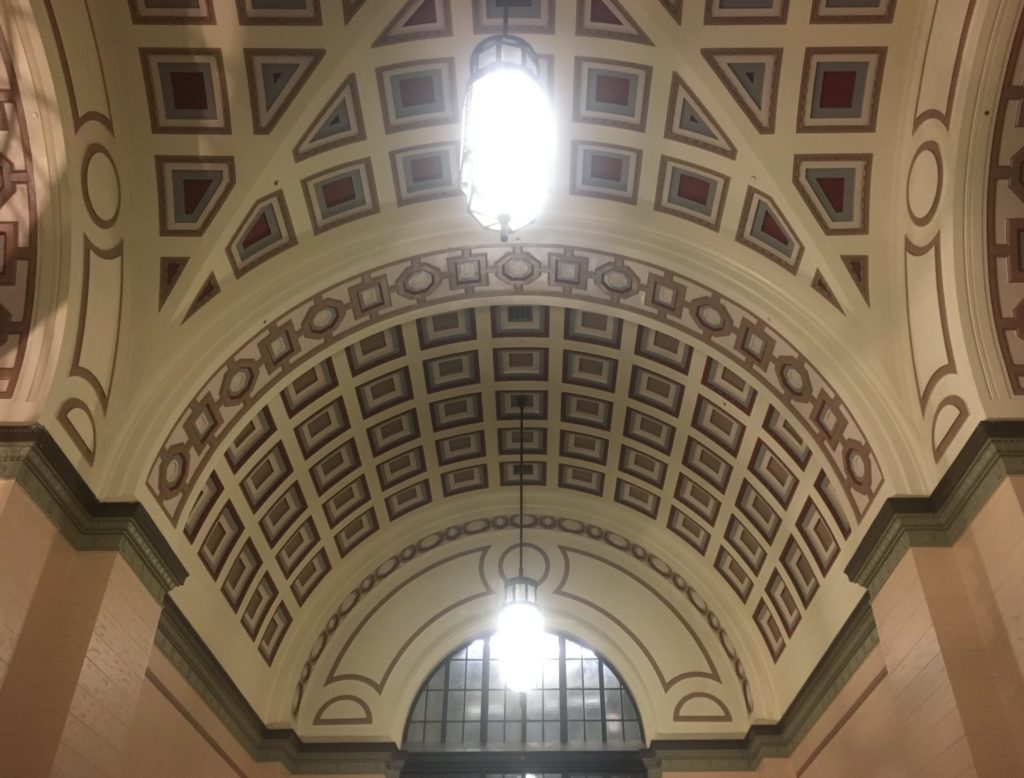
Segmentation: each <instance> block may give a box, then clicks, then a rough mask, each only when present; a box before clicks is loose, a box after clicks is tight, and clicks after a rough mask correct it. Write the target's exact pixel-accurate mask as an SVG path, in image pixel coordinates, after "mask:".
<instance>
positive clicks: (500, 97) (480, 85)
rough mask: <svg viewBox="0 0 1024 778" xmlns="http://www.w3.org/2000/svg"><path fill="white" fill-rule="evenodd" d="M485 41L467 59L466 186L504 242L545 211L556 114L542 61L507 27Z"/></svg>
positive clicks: (480, 215) (474, 209) (475, 212)
mask: <svg viewBox="0 0 1024 778" xmlns="http://www.w3.org/2000/svg"><path fill="white" fill-rule="evenodd" d="M498 2H499V4H501V5H502V6H503V7H504V22H503V27H502V33H501V34H500V35H491V36H490V37H488V38H485V39H484V40H483V41H481V42H480V43H479V44H478V45H477V47H476V48H475V49H474V50H473V53H472V55H471V56H470V59H469V84H468V85H467V87H466V100H465V105H464V108H463V114H462V164H461V182H462V191H463V192H465V194H466V201H467V205H468V207H469V212H470V214H471V215H472V216H473V218H474V219H476V220H477V222H479V223H480V225H481V226H483V227H485V228H486V229H489V230H498V231H500V233H501V240H502V241H507V240H508V237H509V233H511V232H514V231H515V230H518V229H520V228H522V227H524V226H526V225H527V224H529V223H530V222H532V221H533V220H534V219H536V218H537V216H538V214H539V213H540V210H541V207H542V206H543V204H544V200H545V199H546V198H547V194H548V190H549V188H550V185H551V174H552V168H553V166H554V159H555V118H554V112H553V110H552V107H551V101H550V100H549V99H548V96H547V93H546V92H545V90H544V87H543V86H542V85H541V83H540V58H539V57H538V56H537V52H536V51H534V49H533V47H532V46H531V45H530V44H529V43H527V42H526V41H525V40H523V39H522V38H520V37H518V36H516V35H510V34H509V32H508V14H509V0H498Z"/></svg>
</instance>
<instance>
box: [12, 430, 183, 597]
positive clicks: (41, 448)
mask: <svg viewBox="0 0 1024 778" xmlns="http://www.w3.org/2000/svg"><path fill="white" fill-rule="evenodd" d="M0 478H5V479H13V480H14V481H15V482H16V483H17V484H18V485H19V486H20V487H21V488H22V489H24V490H25V492H26V493H27V494H28V495H29V497H31V498H32V500H33V501H34V502H35V503H36V504H37V505H38V506H39V509H40V510H41V511H42V512H43V513H44V514H45V515H46V516H47V517H48V518H49V519H50V521H52V522H53V524H54V525H55V526H56V527H57V529H59V530H60V532H61V534H62V535H63V536H64V537H65V538H66V539H67V541H68V542H69V543H70V544H71V545H72V546H73V547H74V548H76V549H79V550H82V551H117V552H118V553H119V554H121V556H122V557H123V558H124V560H125V561H126V562H127V563H128V564H129V566H130V567H131V568H132V570H133V571H134V572H135V574H136V575H137V576H138V577H139V580H140V581H142V583H143V584H144V585H145V587H146V588H147V589H148V590H149V592H150V593H151V594H152V595H153V597H155V598H156V600H157V601H158V602H160V601H162V600H163V598H164V595H165V594H166V593H167V592H168V591H170V590H171V589H173V588H175V587H176V586H180V585H181V584H182V583H184V581H185V578H186V577H187V576H188V571H187V570H186V569H185V566H184V565H183V564H182V563H181V562H180V561H179V560H178V557H177V556H176V555H175V553H174V550H173V549H172V548H171V546H170V544H168V542H167V540H166V539H165V538H164V536H163V534H161V532H160V530H159V529H158V528H157V526H156V524H155V523H154V522H153V519H152V518H151V517H150V516H149V514H148V513H147V512H146V510H145V509H144V508H143V507H142V505H140V504H139V503H137V502H100V501H99V500H98V499H97V498H96V495H94V494H93V492H92V490H91V489H90V488H89V485H88V484H86V482H85V481H84V480H83V479H82V476H81V475H79V474H78V471H77V470H76V469H75V466H74V465H73V464H72V463H71V461H70V460H69V459H68V458H67V457H66V456H65V455H64V452H63V451H61V449H60V447H59V446H58V445H57V443H56V441H54V439H53V438H52V437H50V434H49V433H48V432H47V431H46V428H45V427H42V426H40V425H18V426H0Z"/></svg>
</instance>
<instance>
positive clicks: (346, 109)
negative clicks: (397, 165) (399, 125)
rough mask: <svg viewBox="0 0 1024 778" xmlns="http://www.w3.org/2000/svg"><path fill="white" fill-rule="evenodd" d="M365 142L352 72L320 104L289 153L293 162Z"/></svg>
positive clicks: (364, 130) (357, 93) (364, 129)
mask: <svg viewBox="0 0 1024 778" xmlns="http://www.w3.org/2000/svg"><path fill="white" fill-rule="evenodd" d="M362 140H366V128H365V127H364V126H363V112H362V109H361V108H360V106H359V88H358V86H357V85H356V77H355V74H354V73H353V74H352V75H350V76H349V77H348V78H346V79H345V81H344V82H343V83H342V85H341V86H340V87H338V91H337V92H335V93H334V94H333V95H331V98H330V99H329V100H328V101H327V104H326V105H324V107H323V109H322V110H321V111H320V113H319V114H318V115H317V117H316V119H314V120H313V123H312V124H311V125H310V126H309V129H308V130H306V132H305V133H304V134H303V136H302V140H300V141H299V143H298V145H297V146H296V147H295V151H294V152H293V154H294V156H295V161H296V162H297V161H299V160H301V159H306V158H307V157H311V156H313V155H314V154H319V153H320V152H322V151H327V149H333V148H337V147H338V146H344V145H346V144H349V143H357V142H358V141H362Z"/></svg>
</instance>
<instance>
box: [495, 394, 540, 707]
mask: <svg viewBox="0 0 1024 778" xmlns="http://www.w3.org/2000/svg"><path fill="white" fill-rule="evenodd" d="M526 401H527V397H526V395H522V394H519V395H516V396H515V397H514V398H513V402H514V403H515V405H516V406H517V407H518V408H519V574H518V575H516V576H515V577H512V578H509V579H508V580H507V581H506V582H505V604H504V607H503V608H502V611H501V615H500V616H499V617H498V631H497V632H496V633H495V635H494V637H493V638H492V645H494V646H495V647H496V648H497V649H498V654H499V656H500V658H501V664H500V667H501V677H502V680H503V681H504V682H505V686H507V687H508V688H509V689H511V690H512V691H514V692H527V691H530V690H531V689H535V688H537V687H538V686H539V685H540V676H541V669H542V668H543V666H544V659H545V657H544V653H545V640H544V617H543V615H542V614H541V612H540V608H539V607H538V606H537V582H536V581H535V580H534V579H533V578H530V577H529V576H528V575H526V573H525V571H524V569H523V528H524V525H525V521H524V516H523V483H524V481H523V479H524V474H525V467H524V466H523V450H524V447H525V442H526V439H525V434H524V425H523V420H524V418H525V414H526Z"/></svg>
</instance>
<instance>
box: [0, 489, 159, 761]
mask: <svg viewBox="0 0 1024 778" xmlns="http://www.w3.org/2000/svg"><path fill="white" fill-rule="evenodd" d="M0 537H2V538H3V542H2V543H0V660H2V662H3V665H2V666H3V668H4V670H5V672H4V675H3V678H2V683H0V754H2V759H0V768H2V769H0V775H17V776H19V778H32V776H49V777H52V776H68V777H69V778H71V777H72V776H73V778H90V777H91V776H119V775H120V774H121V773H120V766H121V761H122V756H121V754H122V751H123V749H124V748H125V746H126V744H127V739H128V732H129V727H130V724H131V722H132V720H133V718H134V715H135V702H136V699H137V697H138V693H139V688H140V686H141V679H142V676H143V673H144V672H145V668H146V664H147V663H148V661H149V652H150V647H151V645H152V639H153V635H154V634H155V631H156V624H157V621H158V620H159V617H160V605H159V603H157V602H156V600H155V599H154V598H153V596H152V595H151V594H150V593H149V592H148V591H147V590H146V588H145V587H144V586H143V585H142V583H141V582H140V581H139V579H138V578H137V577H136V575H135V573H134V572H133V571H132V569H131V568H130V567H129V566H128V564H127V563H126V562H125V561H124V559H123V558H122V557H120V556H119V555H118V554H117V553H116V552H113V551H88V552H81V551H76V550H75V549H74V548H73V547H72V546H71V545H70V544H69V543H68V542H67V540H65V539H64V537H63V536H61V535H60V533H59V532H58V531H57V530H56V528H55V527H54V525H53V524H52V523H51V522H50V521H49V520H48V519H47V518H46V517H45V516H44V515H43V513H42V512H41V511H40V510H39V508H38V507H37V506H36V505H35V503H34V502H33V501H32V500H31V499H30V498H29V497H28V495H27V494H26V493H25V492H24V491H23V490H22V488H21V487H20V486H17V485H14V484H12V483H11V482H5V483H3V484H2V485H0Z"/></svg>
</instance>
